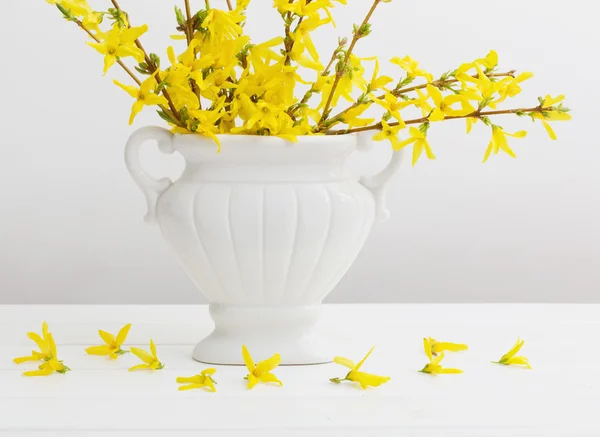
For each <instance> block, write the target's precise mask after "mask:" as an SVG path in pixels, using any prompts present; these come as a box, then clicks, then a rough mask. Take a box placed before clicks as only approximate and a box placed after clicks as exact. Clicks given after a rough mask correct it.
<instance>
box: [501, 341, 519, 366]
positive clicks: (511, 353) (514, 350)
mask: <svg viewBox="0 0 600 437" xmlns="http://www.w3.org/2000/svg"><path fill="white" fill-rule="evenodd" d="M524 344H525V340H521V339H520V338H517V342H516V343H515V345H514V346H513V347H512V348H511V350H509V351H508V352H507V353H506V354H504V356H503V357H502V359H501V361H503V360H508V359H509V358H512V357H513V356H515V354H516V353H517V352H519V351H520V350H521V348H522V347H523V345H524Z"/></svg>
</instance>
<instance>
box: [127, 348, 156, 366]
mask: <svg viewBox="0 0 600 437" xmlns="http://www.w3.org/2000/svg"><path fill="white" fill-rule="evenodd" d="M129 350H130V351H131V353H132V354H134V355H135V356H136V357H138V358H139V359H140V360H142V361H143V362H144V363H146V364H152V363H153V362H154V357H153V356H152V355H150V354H149V353H148V352H146V351H145V350H144V349H140V348H138V347H134V346H131V347H130V348H129Z"/></svg>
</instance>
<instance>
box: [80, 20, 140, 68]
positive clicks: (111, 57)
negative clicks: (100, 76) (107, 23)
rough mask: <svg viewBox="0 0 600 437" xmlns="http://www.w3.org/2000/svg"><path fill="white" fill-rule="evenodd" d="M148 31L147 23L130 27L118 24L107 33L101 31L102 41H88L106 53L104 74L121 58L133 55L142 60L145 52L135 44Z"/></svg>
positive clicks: (137, 59)
mask: <svg viewBox="0 0 600 437" xmlns="http://www.w3.org/2000/svg"><path fill="white" fill-rule="evenodd" d="M147 31H148V26H147V25H145V24H144V25H143V26H139V27H130V28H120V27H118V26H116V27H113V28H112V29H111V30H109V31H108V32H106V33H99V34H98V37H99V39H100V42H88V45H89V46H91V47H93V48H95V49H96V50H97V51H98V52H100V53H102V54H103V55H104V74H106V72H107V71H108V69H109V68H110V67H112V66H113V65H114V64H115V63H116V62H117V60H119V59H121V58H126V57H129V56H131V57H133V58H134V59H135V60H136V61H138V62H142V61H143V60H144V52H143V51H142V50H140V49H139V48H138V47H137V46H136V45H135V40H136V39H138V38H139V37H140V36H142V35H143V34H144V33H146V32H147Z"/></svg>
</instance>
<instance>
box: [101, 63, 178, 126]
mask: <svg viewBox="0 0 600 437" xmlns="http://www.w3.org/2000/svg"><path fill="white" fill-rule="evenodd" d="M157 73H158V70H156V71H155V72H154V73H153V74H152V75H151V76H150V77H149V78H148V79H146V80H145V81H143V82H142V84H141V85H140V87H139V89H138V88H136V87H134V86H131V85H123V84H122V83H121V82H119V81H118V80H113V82H114V83H115V85H117V86H119V87H120V88H122V89H123V90H124V91H125V92H127V94H129V95H130V96H131V97H133V98H134V99H135V102H134V103H133V106H132V107H131V115H130V116H129V124H132V123H133V120H134V119H135V116H136V115H137V114H139V112H140V111H141V110H142V109H143V108H144V106H151V105H166V104H167V103H169V102H168V101H167V99H166V98H165V97H164V96H160V95H158V94H155V93H154V89H155V87H156V80H155V76H156V74H157Z"/></svg>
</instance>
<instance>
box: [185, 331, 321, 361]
mask: <svg viewBox="0 0 600 437" xmlns="http://www.w3.org/2000/svg"><path fill="white" fill-rule="evenodd" d="M318 340H319V341H317V339H316V338H315V339H309V338H305V339H303V340H302V341H287V342H286V343H285V344H277V343H276V342H268V343H263V342H256V341H247V342H245V343H241V342H240V341H236V340H230V339H224V338H218V337H217V336H215V337H213V335H212V334H211V335H209V336H208V337H206V338H205V339H204V340H202V341H200V343H198V344H197V345H196V347H195V348H194V352H193V353H192V357H193V358H194V359H195V360H196V361H200V362H201V363H205V364H216V365H227V366H243V365H244V361H243V359H242V346H241V345H242V344H245V345H246V347H247V348H248V350H249V351H250V353H251V354H252V357H253V358H254V361H255V362H258V361H262V360H266V359H267V358H269V357H271V356H272V355H273V354H275V353H279V354H280V355H281V365H282V366H301V365H311V364H328V363H331V362H332V359H333V357H332V356H331V352H329V353H328V352H327V348H326V347H323V346H324V345H323V342H322V341H321V339H318ZM329 351H331V349H329Z"/></svg>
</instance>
